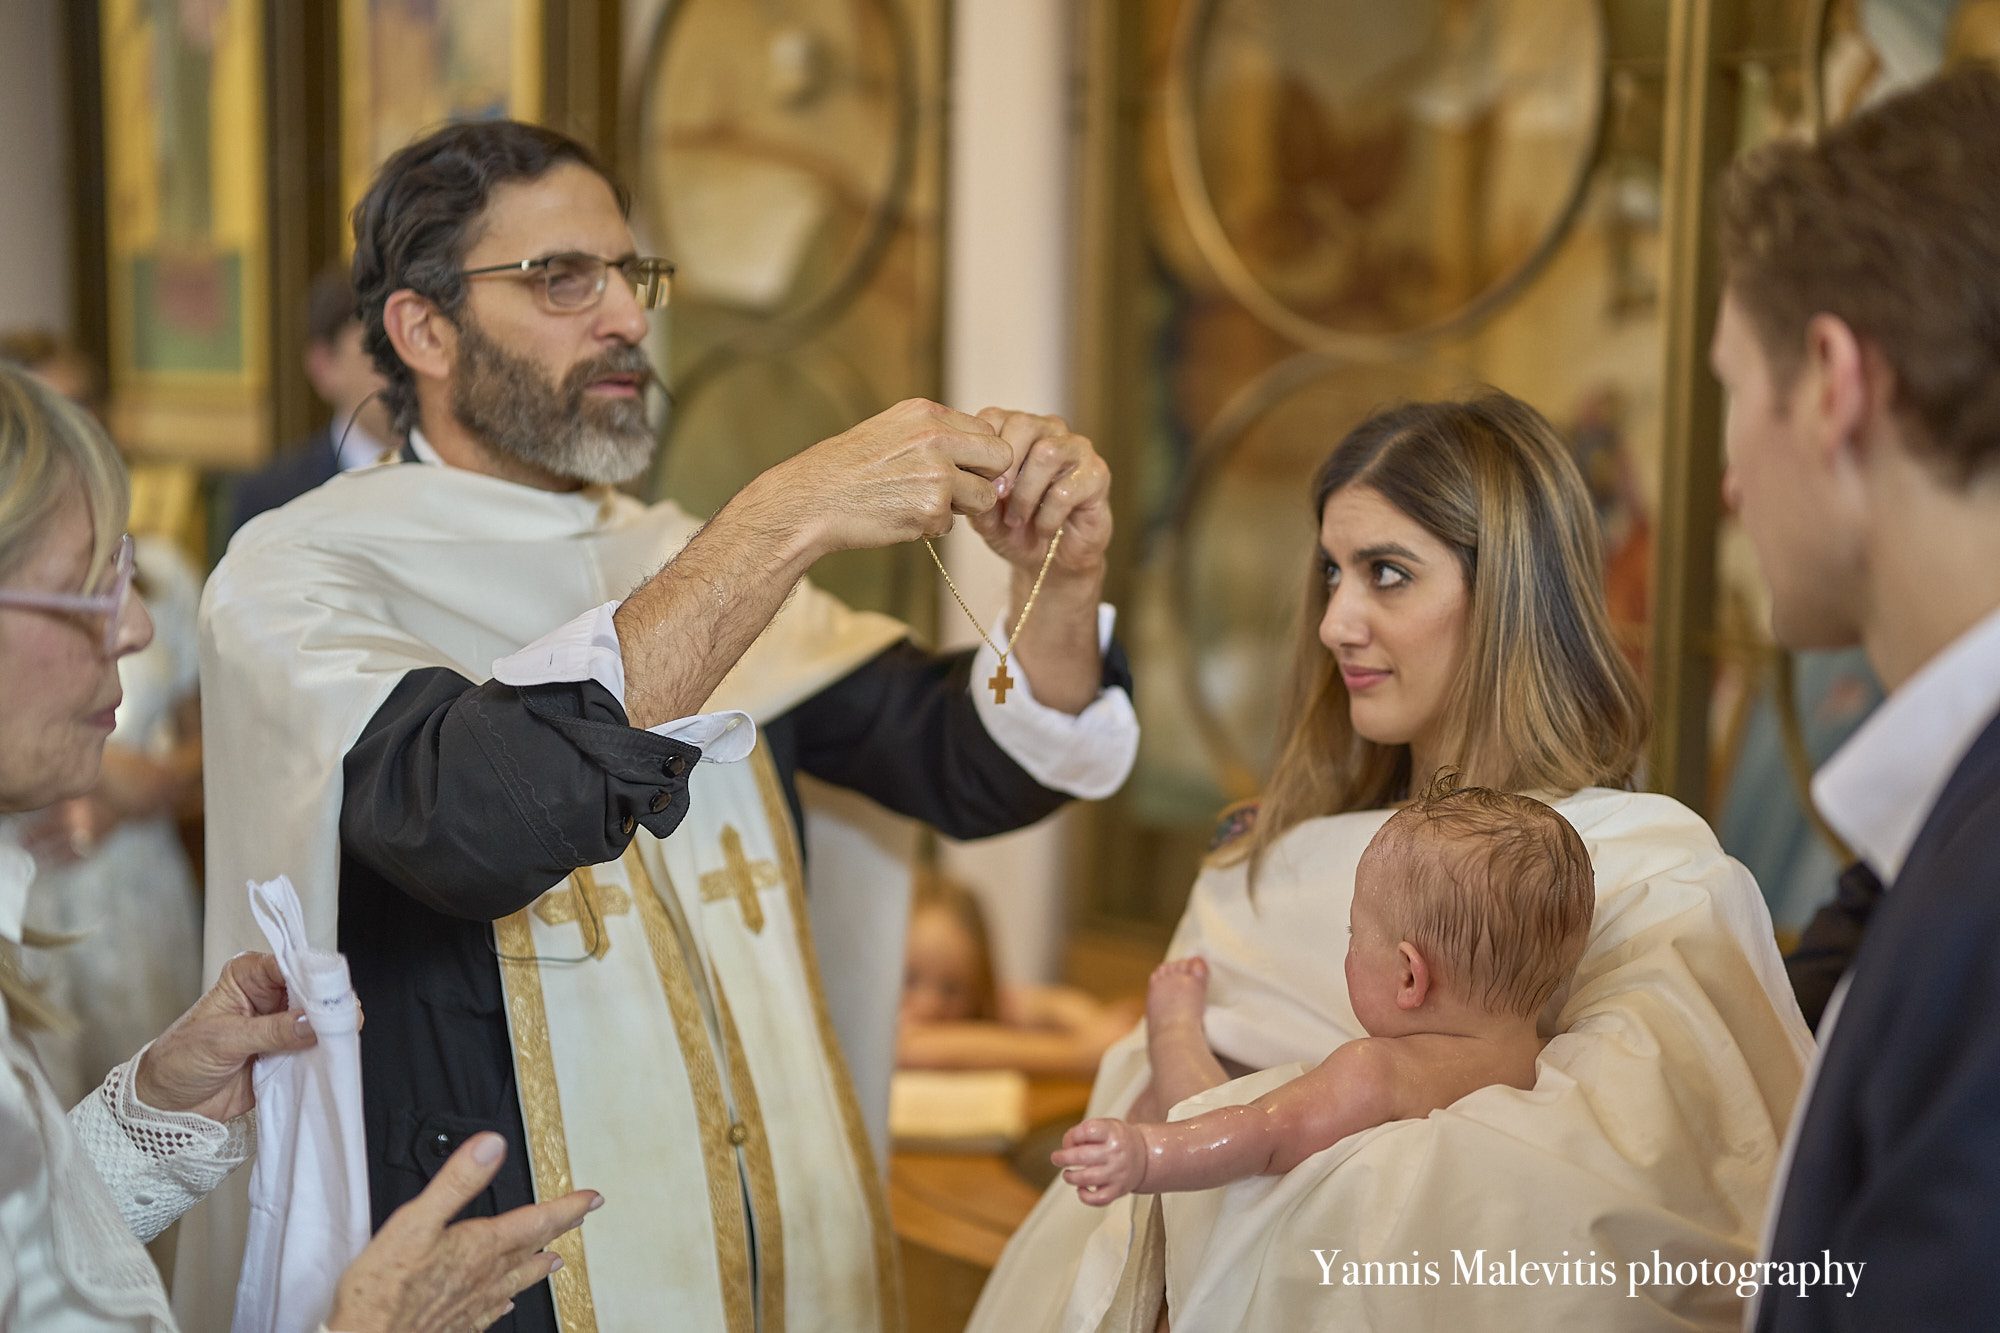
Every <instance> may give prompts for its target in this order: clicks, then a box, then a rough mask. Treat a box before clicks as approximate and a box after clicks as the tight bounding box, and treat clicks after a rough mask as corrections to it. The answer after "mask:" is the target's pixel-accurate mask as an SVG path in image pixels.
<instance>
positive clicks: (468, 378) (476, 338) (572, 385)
mask: <svg viewBox="0 0 2000 1333" xmlns="http://www.w3.org/2000/svg"><path fill="white" fill-rule="evenodd" d="M607 375H629V376H632V377H633V378H634V379H636V381H637V387H638V390H639V395H638V397H636V398H609V399H606V398H592V397H590V396H588V395H587V394H586V392H585V390H587V389H589V388H590V386H591V385H592V384H595V383H596V382H597V381H598V380H600V379H603V378H604V377H606V376H607ZM452 379H453V384H452V394H451V413H452V415H453V416H454V417H456V418H457V419H458V424H459V425H461V426H463V427H465V429H466V430H468V431H470V432H471V433H472V434H473V435H474V436H475V437H476V438H478V439H480V440H483V441H484V442H485V443H486V444H487V445H489V446H491V447H492V448H494V449H497V450H498V451H500V452H501V453H503V454H506V455H508V456H509V457H511V458H518V459H519V460H521V461H522V462H523V463H529V464H532V465H533V466H535V467H538V468H540V469H542V470H543V471H545V472H551V473H554V474H555V475H556V476H558V477H567V478H569V479H570V480H572V481H581V482H585V483H602V484H604V485H609V486H615V485H617V484H618V483H619V482H623V481H630V480H631V479H632V478H634V477H636V476H638V475H639V474H640V473H641V472H644V471H645V470H646V467H647V465H648V464H649V463H651V462H652V461H653V445H654V443H655V441H654V436H653V427H652V425H651V423H650V422H648V421H647V419H646V388H647V386H648V385H650V384H651V383H652V382H653V367H652V363H650V362H649V361H647V360H646V354H645V353H644V352H642V351H640V350H639V349H638V348H637V347H631V346H621V347H616V348H613V349H612V350H611V351H608V352H606V353H604V354H603V355H602V356H594V357H592V358H590V359H589V360H588V361H583V362H579V363H578V364H577V365H574V366H571V367H570V369H569V373H568V374H566V375H564V376H563V378H562V382H561V383H556V382H555V381H553V380H551V379H550V378H549V377H548V376H547V375H545V374H543V373H542V370H541V367H539V366H537V365H535V364H534V363H533V362H532V361H529V360H528V359H527V358H525V357H519V356H515V355H514V354H513V353H512V352H509V351H508V350H507V349H506V348H504V347H502V346H501V345H500V344H499V343H497V342H494V341H493V340H492V339H491V338H488V337H487V336H486V335H485V334H484V333H483V332H481V331H480V328H479V326H478V325H477V324H474V323H473V322H472V321H471V320H470V319H464V320H461V321H459V330H458V373H457V374H456V375H454V376H453V377H452Z"/></svg>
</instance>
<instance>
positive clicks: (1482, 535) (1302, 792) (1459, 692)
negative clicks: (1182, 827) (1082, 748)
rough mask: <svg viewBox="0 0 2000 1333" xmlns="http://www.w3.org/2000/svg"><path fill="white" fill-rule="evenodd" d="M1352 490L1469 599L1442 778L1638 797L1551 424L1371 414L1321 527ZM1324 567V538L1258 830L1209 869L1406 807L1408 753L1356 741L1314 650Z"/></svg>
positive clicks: (1323, 478)
mask: <svg viewBox="0 0 2000 1333" xmlns="http://www.w3.org/2000/svg"><path fill="white" fill-rule="evenodd" d="M1347 486H1366V487H1368V488H1370V489H1372V490H1374V491H1376V492H1377V493H1379V494H1380V495H1381V496H1382V498H1384V499H1385V500H1387V501H1388V502H1389V503H1390V504H1392V505H1394V506H1395V507H1396V508H1397V509H1399V510H1401V511H1402V512H1403V513H1405V514H1407V515H1409V517H1410V518H1411V519H1413V520H1415V521H1416V522H1417V523H1418V524H1420V525H1422V526H1423V528H1424V529H1425V530H1426V531H1427V532H1429V533H1430V534H1431V535H1432V536H1434V537H1436V538H1437V539H1438V540H1439V541H1441V542H1443V543H1444V544H1445V545H1446V546H1448V547H1450V548H1451V550H1452V551H1453V552H1454V553H1455V554H1456V555H1457V557H1458V563H1459V569H1460V571H1461V572H1462V573H1463V574H1464V576H1465V581H1466V586H1467V587H1468V589H1469V590H1470V593H1471V596H1470V602H1469V611H1468V616H1469V624H1468V626H1467V633H1466V636H1465V660H1464V663H1463V664H1462V666H1461V668H1460V670H1459V673H1458V678H1457V680H1456V681H1455V682H1454V683H1453V685H1452V687H1451V689H1450V691H1449V693H1448V694H1447V696H1446V699H1445V703H1444V711H1443V717H1442V725H1441V727H1440V729H1439V736H1440V744H1439V746H1438V753H1437V756H1436V762H1437V763H1438V764H1439V765H1442V766H1449V767H1451V768H1454V769H1456V770H1458V772H1459V773H1461V774H1462V775H1463V777H1464V780H1465V781H1466V782H1467V783H1469V784H1471V785H1475V786H1480V787H1491V788H1495V789H1497V790H1500V791H1510V792H1527V791H1541V792H1561V793H1568V792H1572V791H1575V790H1576V789H1578V788H1580V787H1590V786H1623V785H1625V784H1627V783H1628V782H1629V781H1630V780H1631V776H1632V770H1633V768H1634V766H1635V765H1636V764H1637V762H1638V757H1639V753H1640V750H1641V749H1642V748H1643V746H1644V745H1645V741H1646V733H1647V729H1648V725H1649V721H1648V714H1647V708H1646V702H1645V697H1644V695H1643V693H1642V692H1641V690H1640V686H1639V679H1638V676H1637V675H1636V674H1635V673H1634V672H1633V670H1632V668H1631V666H1630V664H1629V663H1627V661H1626V660H1625V657H1624V655H1623V654H1621V653H1620V652H1619V651H1618V647H1617V644H1616V643H1615V642H1614V641H1613V639H1612V635H1611V624H1610V620H1609V618H1608V616H1607V615H1606V612H1605V608H1604V570H1603V555H1602V552H1601V549H1600V545H1599V543H1600V538H1599V535H1598V528H1597V515H1596V511H1595V510H1594V509H1593V508H1592V506H1591V501H1590V492H1589V490H1588V489H1587V488H1586V487H1585V485H1584V481H1583V476H1582V474H1581V473H1579V472H1578V471H1577V467H1576V462H1575V460H1574V459H1573V458H1572V457H1571V455H1570V451H1569V448H1568V446H1567V445H1565V444H1564V442H1563V440H1562V438H1561V437H1560V436H1558V435H1557V434H1556V432H1555V429H1554V428H1553V427H1551V426H1550V425H1549V423H1548V422H1547V421H1546V420H1544V419H1543V417H1542V415H1541V413H1539V412H1537V411H1535V409H1534V408H1532V407H1529V406H1528V405H1527V404H1526V403H1523V402H1521V401H1520V400H1519V399H1516V398H1513V397H1510V396H1509V395H1507V394H1504V393H1499V392H1497V391H1491V390H1489V391H1487V392H1485V393H1482V394H1480V395H1479V396H1477V397H1473V398H1470V399H1467V400H1464V401H1445V402H1429V403H1405V404H1402V405H1400V406H1397V407H1393V408H1390V409H1388V410H1386V411H1382V412H1378V413H1376V414H1375V415H1374V416H1371V417H1369V418H1368V419H1367V420H1366V421H1364V422H1362V423H1361V424H1360V425H1359V426H1356V427H1355V428H1354V429H1353V430H1352V431H1350V432H1348V434H1347V437H1346V438H1345V439H1343V440H1342V441H1341V442H1340V443H1339V444H1338V445H1336V446H1335V447H1334V450H1333V453H1332V454H1331V455H1329V456H1328V458H1327V460H1326V462H1325V463H1323V464H1321V465H1320V469H1319V472H1318V474H1317V475H1316V476H1315V477H1314V479H1313V492H1312V512H1313V521H1314V525H1315V528H1317V525H1318V523H1319V520H1320V518H1321V516H1322V515H1323V514H1324V513H1325V511H1326V503H1327V501H1328V499H1330V498H1331V497H1332V496H1333V494H1334V492H1336V491H1339V490H1341V489H1342V488H1344V487H1347ZM1321 559H1322V553H1321V552H1320V550H1319V548H1318V540H1317V537H1315V539H1314V547H1313V553H1312V562H1311V568H1312V575H1311V577H1309V578H1308V579H1307V581H1306V593H1305V600H1304V606H1303V608H1302V612H1301V620H1300V625H1299V628H1298V631H1297V636H1296V637H1297V648H1296V650H1295V652H1294V656H1293V661H1292V670H1291V683H1290V686H1289V689H1288V691H1287V696H1286V702H1285V706H1284V709H1283V711H1282V713H1281V714H1280V718H1279V728H1278V734H1279V735H1280V736H1281V737H1284V738H1285V740H1284V744H1283V749H1282V750H1281V751H1280V753H1279V756H1278V762H1277V765H1276V767H1275V769H1274V770H1273V772H1272V775H1271V780H1270V782H1269V783H1268V784H1266V786H1265V789H1264V792H1263V795H1262V797H1261V799H1260V802H1259V808H1258V811H1257V818H1256V822H1255V823H1254V824H1253V825H1252V826H1251V828H1250V830H1249V832H1248V833H1247V834H1245V835H1244V836H1242V837H1240V838H1237V839H1236V840H1234V841H1232V842H1230V843H1228V844H1226V845H1225V846H1223V847H1222V848H1221V849H1219V850H1218V851H1217V852H1215V853H1214V854H1213V856H1212V857H1211V861H1212V863H1214V864H1218V865H1232V864H1235V863H1237V862H1240V861H1244V860H1246V859H1247V860H1248V861H1249V863H1250V873H1251V877H1252V878H1253V879H1254V878H1255V876H1256V871H1257V868H1258V866H1259V865H1260V864H1261V863H1262V860H1263V857H1264V854H1265V852H1267V851H1268V850H1269V849H1270V847H1271V846H1272V844H1274V843H1275V842H1276V841H1277V840H1278V839H1279V838H1281V837H1283V836H1284V834H1285V833H1286V832H1287V831H1289V830H1290V829H1292V828H1294V827H1296V826H1297V825H1298V824H1299V823H1301V822H1302V821H1304V820H1308V819H1314V818H1317V817H1319V816H1322V815H1333V814H1339V813H1341V812H1343V811H1347V810H1366V809H1376V808H1380V807H1382V806H1387V805H1392V804H1394V803H1396V802H1397V801H1400V800H1403V799H1405V798H1406V797H1408V796H1409V795H1410V781H1411V775H1410V750H1409V746H1407V745H1379V744H1377V743H1375V742H1374V741H1370V740H1367V739H1365V738H1363V737H1361V736H1359V735H1357V734H1356V733H1355V730H1354V724H1353V722H1352V720H1351V719H1350V717H1349V715H1348V696H1347V686H1346V684H1345V683H1344V682H1343V681H1342V680H1341V676H1340V668H1339V665H1338V664H1337V663H1336V662H1335V661H1334V659H1333V655H1332V654H1331V653H1329V652H1328V651H1327V650H1326V647H1325V645H1324V644H1322V643H1321V642H1320V641H1319V633H1318V631H1319V624H1320V621H1321V620H1322V619H1324V618H1325V615H1326V606H1327V588H1326V581H1325V579H1324V578H1322V577H1321V576H1320V572H1319V570H1320V561H1321Z"/></svg>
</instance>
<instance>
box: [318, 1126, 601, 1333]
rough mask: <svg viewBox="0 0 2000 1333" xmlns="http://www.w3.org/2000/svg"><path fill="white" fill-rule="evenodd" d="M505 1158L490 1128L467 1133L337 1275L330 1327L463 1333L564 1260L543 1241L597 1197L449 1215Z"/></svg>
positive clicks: (588, 1193) (345, 1332) (578, 1195)
mask: <svg viewBox="0 0 2000 1333" xmlns="http://www.w3.org/2000/svg"><path fill="white" fill-rule="evenodd" d="M506 1158H507V1141H506V1140H505V1139H503V1138H501V1137H500V1136H499V1135H498V1134H491V1133H488V1134H475V1135H473V1136H472V1138H470V1139H468V1140H467V1141H466V1142H465V1143H464V1144H462V1145H461V1146H460V1147H459V1150H458V1151H457V1152H455V1153H453V1154H452V1155H451V1157H450V1158H449V1159H448V1160H447V1161H446V1162H445V1164H444V1168H443V1169H442V1170H440V1171H439V1172H438V1174H437V1176H436V1178H435V1179H433V1180H432V1181H431V1183H430V1184H429V1185H427V1186H425V1187H424V1192H423V1193H422V1194H419V1195H418V1196H417V1197H416V1198H414V1199H412V1200H410V1201H409V1202H408V1203H406V1204H404V1205H403V1206H402V1207H401V1208H398V1209H397V1210H396V1211H395V1212H393V1213H391V1214H390V1215H389V1220H388V1221H387V1222H385V1223H383V1224H382V1229H381V1230H380V1231H378V1232H377V1233H375V1239H374V1240H372V1241H370V1242H369V1243H368V1248H367V1249H365V1250H363V1251H362V1252H361V1255H360V1257H359V1258H357V1259H356V1260H355V1261H354V1262H353V1264H351V1265H350V1266H349V1267H348V1270H347V1272H346V1273H345V1274H344V1275H343V1276H342V1277H341V1279H340V1289H339V1291H338V1292H337V1293H336V1294H335V1296H334V1301H333V1312H332V1313H331V1314H330V1315H328V1316H327V1320H326V1326H327V1328H329V1329H332V1330H335V1333H465V1330H466V1329H483V1328H485V1327H486V1326H487V1325H488V1324H491V1323H492V1322H493V1321H494V1320H496V1319H498V1318H499V1317H500V1316H501V1315H503V1314H505V1313H507V1311H509V1310H511V1309H513V1308H514V1295H515V1293H517V1292H520V1291H522V1290H524V1289H526V1288H528V1287H531V1286H533V1285H534V1284H535V1283H537V1282H540V1281H541V1280H542V1279H543V1278H545V1277H547V1276H548V1275H549V1274H551V1273H553V1272H555V1271H556V1269H558V1268H561V1267H562V1260H561V1259H560V1258H558V1257H557V1256H556V1255H554V1254H551V1253H549V1252H548V1251H547V1250H546V1248H545V1247H546V1246H547V1245H548V1244H549V1242H550V1241H553V1240H554V1239H555V1238H556V1237H557V1236H560V1235H561V1234H562V1233H563V1232H565V1231H568V1230H569V1229H570V1228H572V1227H574V1226H575V1225H576V1224H577V1223H579V1222H581V1221H583V1216H584V1214H585V1213H588V1212H591V1211H593V1210H594V1209H596V1208H598V1207H599V1206H601V1205H602V1204H603V1203H604V1198H603V1196H602V1195H600V1194H598V1193H596V1192H595V1191H593V1190H577V1191H575V1192H574V1193H571V1194H565V1195H564V1196H563V1197H562V1198H560V1199H551V1200H549V1201H548V1202H547V1203H534V1204H528V1205H527V1206H525V1207H522V1208H516V1209H514V1210H513V1211H512V1212H508V1213H502V1214H501V1215H500V1216H498V1217H476V1218H472V1219H470V1220H468V1221H464V1222H458V1223H453V1222H452V1220H451V1219H452V1218H454V1217H456V1216H457V1215H458V1214H459V1212H460V1210H462V1209H463V1208H464V1207H465V1205H466V1204H468V1203H470V1202H472V1200H473V1199H475V1198H477V1197H478V1195H479V1192H480V1191H481V1190H483V1189H485V1188H486V1186H487V1185H488V1183H490V1182H491V1181H492V1179H493V1176H494V1173H495V1172H497V1171H498V1170H499V1169H500V1163H501V1162H503V1161H505V1160H506Z"/></svg>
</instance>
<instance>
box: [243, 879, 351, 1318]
mask: <svg viewBox="0 0 2000 1333" xmlns="http://www.w3.org/2000/svg"><path fill="white" fill-rule="evenodd" d="M250 910H251V911H252V912H253V913H254V914H255V916H256V918H257V924H258V925H259V926H261V927H263V930H264V935H265V938H267V939H268V940H270V942H271V952H272V953H273V954H275V955H276V956H277V960H278V967H279V970H281V971H282V972H283V973H284V974H285V988H286V990H287V992H288V994H289V998H290V1000H291V1003H292V1005H293V1007H295V1008H298V1009H302V1010H304V1011H305V1014H306V1017H307V1018H308V1019H309V1020H310V1021H311V1022H312V1027H313V1033H314V1035H315V1036H316V1037H318V1039H319V1040H318V1041H317V1042H316V1043H315V1044H314V1045H312V1046H309V1047H307V1048H306V1049H305V1050H302V1051H288V1052H285V1053H283V1054H279V1055H266V1056H260V1057H258V1060H257V1065H256V1068H255V1070H254V1071H253V1072H252V1075H251V1078H252V1080H253V1082H254V1083H255V1085H256V1090H257V1118H258V1135H259V1139H258V1149H257V1160H256V1164H255V1165H254V1166H253V1167H252V1168H251V1173H250V1235H249V1243H248V1245H247V1247H246V1248H245V1250H244V1255H243V1276H242V1280H241V1282H240V1283H239V1284H238V1286H237V1289H236V1317H235V1321H234V1323H233V1324H232V1325H231V1329H232V1333H313V1330H315V1329H318V1328H319V1327H320V1321H321V1320H322V1319H324V1318H325V1317H326V1314H327V1312H328V1311H329V1310H330V1309H331V1308H332V1306H333V1295H334V1289H335V1287H337V1286H338V1285H339V1282H340V1275H341V1274H342V1273H343V1272H345V1271H346V1269H347V1266H348V1265H349V1264H350V1263H352V1262H353V1261H354V1258H355V1256H356V1255H358V1254H360V1253H361V1250H362V1247H363V1246H365V1245H367V1244H368V1231H369V1227H368V1221H369V1216H368V1159H367V1156H366V1140H365V1139H364V1136H363V1131H362V1123H361V1042H360V1027H361V1009H360V1005H359V1004H358V1003H357V1002H356V1000H355V997H354V987H353V986H352V985H351V984H349V982H348V977H347V960H346V959H344V958H342V957H341V956H340V955H339V954H337V953H331V952H329V951H327V950H325V949H315V948H313V947H312V945H311V944H310V943H308V942H307V936H306V925H305V916H304V914H303V912H302V911H301V910H300V907H299V897H298V894H297V893H295V892H294V891H293V889H292V882H291V881H290V880H289V879H287V878H285V877H284V876H282V875H280V876H279V877H278V878H277V879H275V880H272V881H271V882H269V883H267V884H254V883H253V884H251V885H250Z"/></svg>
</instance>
